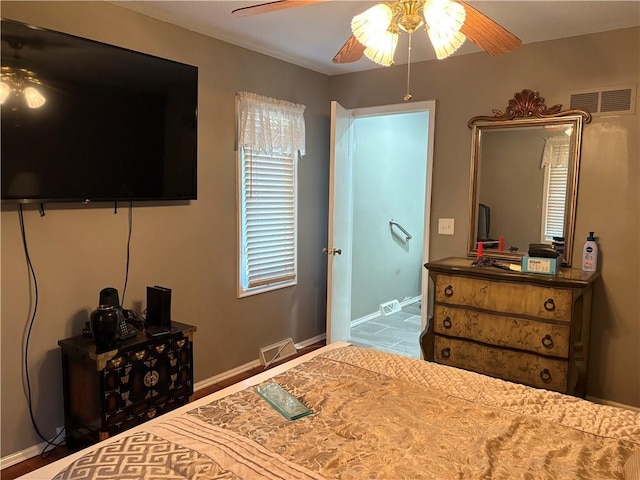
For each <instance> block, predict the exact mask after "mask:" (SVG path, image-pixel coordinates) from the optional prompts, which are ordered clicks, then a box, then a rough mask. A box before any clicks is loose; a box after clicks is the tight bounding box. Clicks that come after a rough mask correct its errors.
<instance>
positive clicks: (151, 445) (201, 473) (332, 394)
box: [57, 346, 640, 480]
mask: <svg viewBox="0 0 640 480" xmlns="http://www.w3.org/2000/svg"><path fill="white" fill-rule="evenodd" d="M273 381H274V382H276V383H279V384H280V385H282V386H283V387H284V388H286V389H287V390H289V391H290V392H291V393H293V394H294V395H295V396H296V397H298V398H300V399H301V400H302V401H303V402H304V403H305V404H306V405H308V406H309V407H311V408H312V409H313V411H314V413H313V414H312V415H310V416H307V417H304V418H302V419H299V420H296V421H293V422H290V421H287V420H286V419H285V418H284V417H282V416H281V415H280V414H279V413H277V412H276V411H275V410H274V409H272V408H271V407H270V406H269V405H268V404H267V403H266V402H265V401H263V400H262V399H261V398H260V397H259V396H258V395H257V394H256V393H255V391H254V390H253V389H246V390H243V391H241V392H238V393H236V394H232V395H230V396H227V397H224V398H222V399H219V400H217V401H214V402H212V403H209V404H207V405H204V406H202V407H200V408H197V409H194V410H192V411H191V412H189V414H186V415H182V416H180V417H177V418H176V419H171V420H168V421H166V422H162V423H160V424H158V425H156V426H153V427H151V426H150V427H149V428H147V429H145V431H144V432H141V433H138V434H136V435H134V436H131V437H127V438H126V439H124V440H122V441H120V442H118V443H115V444H113V445H111V446H108V447H102V448H98V449H97V450H96V451H95V453H93V454H92V455H91V456H90V457H87V456H85V457H83V458H81V459H80V460H78V461H76V462H75V463H74V464H72V465H71V466H70V467H69V468H67V469H66V470H65V471H63V472H61V474H60V475H59V476H58V477H57V478H59V479H79V478H94V479H96V478H162V479H168V478H172V479H184V478H197V479H205V478H207V479H208V478H242V479H253V478H256V479H257V478H260V479H261V478H282V479H297V478H300V479H321V478H324V479H373V478H379V479H412V480H413V479H421V478H424V479H461V478H464V479H553V480H559V479H598V480H604V479H610V478H611V479H614V478H617V479H623V478H624V464H625V461H626V460H627V459H628V458H629V457H630V456H631V454H632V453H633V452H634V451H640V415H639V414H638V413H634V412H631V411H627V410H623V409H618V408H613V407H606V406H600V405H595V404H592V403H590V402H586V401H584V400H580V399H577V398H573V397H567V396H565V395H561V394H558V393H552V392H547V391H543V390H536V389H532V388H529V387H525V386H522V385H516V384H512V383H509V382H504V381H501V380H497V379H492V378H488V377H484V376H481V375H477V374H475V373H471V372H466V371H462V370H458V369H454V368H451V367H446V366H442V365H437V364H433V363H428V362H423V361H419V360H411V359H407V358H404V357H399V356H394V355H389V354H386V353H382V352H377V351H374V350H368V349H362V348H358V347H353V346H350V347H345V348H341V349H336V350H333V351H330V352H327V353H326V354H323V355H321V356H318V357H316V358H313V359H311V360H309V361H308V362H305V363H304V364H302V365H300V366H298V367H295V368H293V369H291V370H289V371H287V372H285V373H283V374H281V375H278V376H277V377H275V378H274V379H273ZM101 469H102V470H101ZM126 472H129V473H126Z"/></svg>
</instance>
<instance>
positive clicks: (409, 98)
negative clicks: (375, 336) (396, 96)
mask: <svg viewBox="0 0 640 480" xmlns="http://www.w3.org/2000/svg"><path fill="white" fill-rule="evenodd" d="M412 36H413V35H412V34H411V33H410V34H409V52H408V58H407V93H406V94H405V95H404V101H405V102H408V101H409V100H411V94H410V93H409V80H410V78H411V37H412Z"/></svg>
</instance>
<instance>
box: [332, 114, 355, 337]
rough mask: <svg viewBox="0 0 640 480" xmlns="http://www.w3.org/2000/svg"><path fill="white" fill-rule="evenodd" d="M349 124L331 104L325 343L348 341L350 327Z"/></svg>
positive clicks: (346, 115) (351, 120)
mask: <svg viewBox="0 0 640 480" xmlns="http://www.w3.org/2000/svg"><path fill="white" fill-rule="evenodd" d="M352 125H353V118H352V116H351V114H350V113H349V112H348V111H347V110H345V109H344V108H342V106H341V105H340V104H339V103H338V102H331V157H330V173H329V235H328V237H329V244H328V246H327V251H326V253H327V343H332V342H336V341H340V340H342V341H347V340H349V330H350V328H351V237H352V235H351V226H352V224H353V222H352V221H351V215H352V211H353V208H352V204H351V202H352V197H351V184H352V162H351V158H350V149H351V140H352V135H353V132H352V128H351V127H352Z"/></svg>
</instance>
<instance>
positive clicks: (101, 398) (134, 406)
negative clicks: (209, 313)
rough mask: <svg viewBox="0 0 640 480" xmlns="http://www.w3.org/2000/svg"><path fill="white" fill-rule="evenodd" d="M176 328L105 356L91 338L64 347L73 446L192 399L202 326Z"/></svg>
mask: <svg viewBox="0 0 640 480" xmlns="http://www.w3.org/2000/svg"><path fill="white" fill-rule="evenodd" d="M172 327H173V328H172V333H170V334H168V335H164V336H159V337H150V338H148V337H147V336H146V335H145V334H144V333H141V334H140V335H139V336H138V338H135V339H132V340H129V341H124V342H122V343H121V344H119V345H118V346H117V348H114V349H113V350H110V351H107V352H101V353H97V352H96V346H95V343H94V341H93V339H92V338H91V337H89V338H87V337H84V336H82V335H79V336H76V337H71V338H67V339H64V340H60V341H59V342H58V345H59V346H60V349H61V352H62V380H63V392H64V423H65V430H66V442H67V446H69V447H70V448H71V449H75V448H79V447H82V446H85V445H87V444H91V443H95V442H98V441H101V440H105V439H106V438H109V437H110V436H112V435H115V434H116V433H119V432H121V431H123V430H127V429H129V428H131V427H134V426H136V425H139V424H141V423H143V422H146V421H147V420H150V419H152V418H155V417H156V416H158V415H161V414H163V413H165V412H168V411H170V410H173V409H174V408H177V407H179V406H181V405H185V404H186V403H188V402H189V401H190V400H191V398H192V396H193V333H194V332H195V331H196V327H194V326H191V325H187V324H183V323H178V322H172Z"/></svg>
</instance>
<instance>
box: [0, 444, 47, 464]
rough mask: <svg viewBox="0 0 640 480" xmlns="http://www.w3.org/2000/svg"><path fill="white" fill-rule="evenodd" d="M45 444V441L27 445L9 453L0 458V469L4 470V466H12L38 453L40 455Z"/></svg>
mask: <svg viewBox="0 0 640 480" xmlns="http://www.w3.org/2000/svg"><path fill="white" fill-rule="evenodd" d="M46 446H47V442H42V443H39V444H38V445H32V446H30V447H27V448H25V449H24V450H20V451H18V452H15V453H10V454H9V455H7V456H6V457H2V458H0V469H3V470H4V469H5V468H8V467H12V466H13V465H16V464H18V463H20V462H24V461H25V460H29V459H30V458H33V457H37V456H38V455H40V453H42V451H43V450H44V448H45V447H46Z"/></svg>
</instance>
